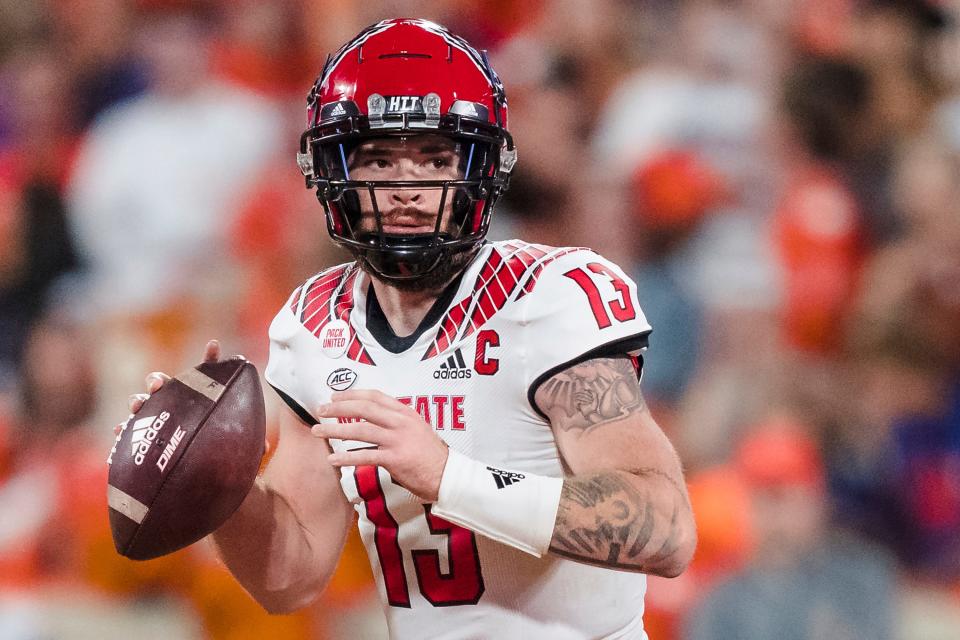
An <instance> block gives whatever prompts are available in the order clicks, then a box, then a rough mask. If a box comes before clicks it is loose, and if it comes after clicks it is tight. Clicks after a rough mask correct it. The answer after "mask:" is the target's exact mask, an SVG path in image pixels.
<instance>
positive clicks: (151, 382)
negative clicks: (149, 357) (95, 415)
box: [113, 340, 220, 435]
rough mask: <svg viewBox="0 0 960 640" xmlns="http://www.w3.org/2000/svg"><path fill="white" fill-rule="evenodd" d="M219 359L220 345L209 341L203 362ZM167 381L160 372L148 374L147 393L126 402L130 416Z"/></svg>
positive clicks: (164, 374)
mask: <svg viewBox="0 0 960 640" xmlns="http://www.w3.org/2000/svg"><path fill="white" fill-rule="evenodd" d="M219 359H220V343H219V342H218V341H217V340H211V341H210V342H208V343H207V346H206V348H205V349H204V351H203V361H204V362H216V361H217V360H219ZM169 379H170V376H169V375H167V374H166V373H164V372H162V371H151V372H150V373H148V374H147V378H146V380H145V381H144V384H145V385H146V388H147V392H146V393H134V394H132V395H131V396H130V397H129V398H128V400H127V404H128V406H129V407H130V414H131V415H133V414H135V413H136V412H137V411H140V407H142V406H143V403H144V402H146V401H147V398H149V397H150V394H152V393H156V392H157V391H158V390H159V389H160V387H162V386H163V385H164V384H165V383H166V382H167V380H169ZM124 424H126V420H125V421H123V422H121V423H120V424H118V425H117V426H116V427H114V428H113V433H114V434H115V435H120V431H121V430H122V429H123V425H124Z"/></svg>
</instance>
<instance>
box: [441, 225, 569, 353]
mask: <svg viewBox="0 0 960 640" xmlns="http://www.w3.org/2000/svg"><path fill="white" fill-rule="evenodd" d="M549 249H550V247H544V246H541V245H533V244H529V243H527V242H522V241H519V240H514V241H511V242H508V243H505V244H503V245H502V246H500V247H494V250H493V251H492V252H491V254H490V257H489V258H487V262H486V263H485V264H484V265H483V268H481V269H480V273H479V275H477V279H476V282H475V283H474V286H473V291H472V293H471V294H470V295H469V296H467V297H466V298H464V299H463V300H461V301H460V302H458V303H457V304H456V305H455V306H454V307H453V308H451V309H450V310H449V311H448V312H447V314H446V315H445V316H444V318H443V320H442V321H441V322H440V329H439V330H438V331H437V336H436V338H435V339H434V341H433V343H432V344H431V345H430V347H429V348H428V349H427V351H426V353H425V354H424V355H423V360H427V359H429V358H432V357H434V356H436V355H438V354H441V353H443V352H444V351H446V349H447V348H448V347H449V346H450V345H451V344H452V343H453V341H454V340H455V339H456V338H457V336H458V335H459V334H460V331H461V330H463V337H466V336H469V335H470V334H472V333H473V332H474V331H476V330H477V329H479V328H480V327H481V326H483V325H484V323H486V322H487V321H489V320H490V318H492V317H493V316H494V315H496V314H497V312H498V311H500V310H501V309H503V307H504V306H505V305H506V303H507V301H508V300H509V299H510V296H511V295H512V294H513V292H514V291H515V290H516V288H517V283H518V282H520V280H521V278H523V276H524V274H525V273H526V272H527V271H528V270H529V269H530V267H531V265H533V264H534V263H535V262H536V261H537V260H539V259H540V258H542V257H543V256H545V255H546V254H547V251H548V250H549ZM501 250H506V251H508V252H509V253H507V255H506V257H504V255H503V254H501V253H500V252H501ZM474 300H476V305H475V306H474V310H473V313H472V314H470V322H469V324H467V326H466V328H465V329H464V326H463V325H464V321H465V320H466V313H467V309H469V308H470V305H471V303H472V302H473V301H474Z"/></svg>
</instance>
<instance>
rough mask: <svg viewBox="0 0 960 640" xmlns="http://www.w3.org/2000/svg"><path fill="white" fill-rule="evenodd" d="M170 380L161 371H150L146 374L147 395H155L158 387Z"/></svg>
mask: <svg viewBox="0 0 960 640" xmlns="http://www.w3.org/2000/svg"><path fill="white" fill-rule="evenodd" d="M169 379H170V376H168V375H167V374H165V373H164V372H162V371H151V372H150V373H148V374H147V379H146V381H145V382H146V385H147V393H156V392H157V391H158V390H159V389H160V387H162V386H163V385H164V383H166V381H167V380H169Z"/></svg>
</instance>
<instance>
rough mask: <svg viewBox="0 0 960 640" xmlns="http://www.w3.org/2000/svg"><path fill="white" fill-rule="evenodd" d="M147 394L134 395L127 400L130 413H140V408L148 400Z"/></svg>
mask: <svg viewBox="0 0 960 640" xmlns="http://www.w3.org/2000/svg"><path fill="white" fill-rule="evenodd" d="M149 397H150V396H149V394H146V393H134V394H132V395H131V396H130V397H129V398H128V399H127V405H128V406H129V407H130V413H136V412H137V411H140V407H142V406H143V403H144V402H146V401H147V398H149Z"/></svg>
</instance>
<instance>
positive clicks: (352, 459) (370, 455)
mask: <svg viewBox="0 0 960 640" xmlns="http://www.w3.org/2000/svg"><path fill="white" fill-rule="evenodd" d="M327 461H328V462H329V463H330V464H332V465H333V466H335V467H353V466H356V467H362V466H365V465H373V466H381V467H382V466H383V451H381V450H380V449H354V450H353V451H339V452H337V453H331V454H330V455H329V456H327Z"/></svg>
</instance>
